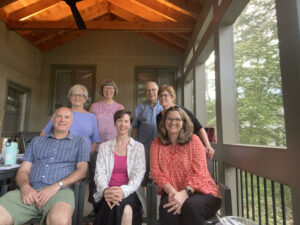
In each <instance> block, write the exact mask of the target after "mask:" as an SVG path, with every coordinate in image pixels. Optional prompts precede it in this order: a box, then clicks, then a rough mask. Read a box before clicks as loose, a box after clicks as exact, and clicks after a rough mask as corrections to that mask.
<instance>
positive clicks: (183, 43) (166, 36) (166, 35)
mask: <svg viewBox="0 0 300 225" xmlns="http://www.w3.org/2000/svg"><path fill="white" fill-rule="evenodd" d="M155 35H156V36H158V37H160V38H162V39H165V40H166V41H168V42H170V43H172V44H174V45H177V46H178V47H180V48H183V49H185V48H186V47H187V45H188V42H187V41H186V40H184V39H182V38H180V37H178V36H176V35H174V34H172V33H162V32H160V33H156V34H155Z"/></svg>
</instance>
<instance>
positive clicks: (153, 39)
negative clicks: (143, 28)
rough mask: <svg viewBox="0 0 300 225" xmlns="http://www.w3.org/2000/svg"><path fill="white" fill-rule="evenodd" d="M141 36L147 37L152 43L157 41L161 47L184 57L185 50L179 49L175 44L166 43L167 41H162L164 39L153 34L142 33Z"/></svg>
mask: <svg viewBox="0 0 300 225" xmlns="http://www.w3.org/2000/svg"><path fill="white" fill-rule="evenodd" d="M140 35H142V36H143V37H146V38H148V39H150V40H152V41H155V42H157V43H159V44H160V45H163V46H164V47H167V48H169V49H171V50H173V51H175V52H177V53H179V54H181V55H183V53H184V52H185V49H184V48H181V47H178V46H177V45H174V44H172V43H170V42H168V41H166V40H165V39H162V38H160V37H158V36H156V35H155V34H153V33H140Z"/></svg>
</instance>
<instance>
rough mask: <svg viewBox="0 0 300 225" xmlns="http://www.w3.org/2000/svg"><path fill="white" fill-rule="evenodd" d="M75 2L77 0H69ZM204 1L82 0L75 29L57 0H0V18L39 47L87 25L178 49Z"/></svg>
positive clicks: (55, 42) (187, 37)
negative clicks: (79, 22)
mask: <svg viewBox="0 0 300 225" xmlns="http://www.w3.org/2000/svg"><path fill="white" fill-rule="evenodd" d="M71 1H76V2H77V1H78V0H71ZM204 1H205V0H197V1H196V0H82V1H78V2H77V3H76V6H77V9H78V11H79V12H80V15H81V17H82V19H83V21H84V24H85V26H86V29H85V30H79V29H78V27H77V25H76V22H75V20H74V17H73V14H72V11H71V8H70V7H69V5H68V4H67V3H66V2H65V1H62V0H0V18H1V19H2V20H3V21H4V22H5V23H6V25H7V28H8V29H11V30H15V31H16V32H18V33H19V34H20V35H21V36H23V37H24V38H25V39H27V40H28V41H29V42H31V43H32V44H33V45H34V46H36V47H37V48H38V49H40V50H41V51H42V52H46V51H48V50H50V49H53V48H55V47H57V46H60V45H63V44H65V43H67V42H68V41H71V40H73V39H75V38H78V37H80V36H81V35H84V34H85V33H87V32H89V31H90V30H117V31H131V32H137V33H138V34H140V35H141V36H143V37H146V38H148V39H151V40H153V41H155V42H157V43H159V44H161V45H163V46H165V47H168V48H170V49H172V50H174V51H176V52H178V53H180V54H184V53H185V51H186V49H187V46H188V43H189V40H190V38H191V35H192V32H193V29H194V27H195V25H196V22H197V19H198V18H199V16H200V13H201V10H202V8H203V3H204Z"/></svg>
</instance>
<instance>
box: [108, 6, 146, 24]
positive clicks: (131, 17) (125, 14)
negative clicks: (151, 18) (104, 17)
mask: <svg viewBox="0 0 300 225" xmlns="http://www.w3.org/2000/svg"><path fill="white" fill-rule="evenodd" d="M111 13H113V14H114V15H116V16H118V17H120V18H122V19H124V20H127V21H129V22H134V23H142V22H145V20H144V19H143V18H141V17H139V16H137V15H135V14H133V13H131V12H129V11H127V10H125V9H122V8H120V7H118V6H116V5H113V4H111Z"/></svg>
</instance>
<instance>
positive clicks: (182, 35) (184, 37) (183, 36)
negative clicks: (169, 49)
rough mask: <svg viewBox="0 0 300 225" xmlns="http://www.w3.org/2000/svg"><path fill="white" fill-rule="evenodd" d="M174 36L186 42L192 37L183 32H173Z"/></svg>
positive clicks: (190, 34)
mask: <svg viewBox="0 0 300 225" xmlns="http://www.w3.org/2000/svg"><path fill="white" fill-rule="evenodd" d="M174 34H175V35H177V36H178V37H181V38H182V39H185V40H187V41H189V40H190V38H191V36H192V33H187V32H184V33H180V32H174Z"/></svg>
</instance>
